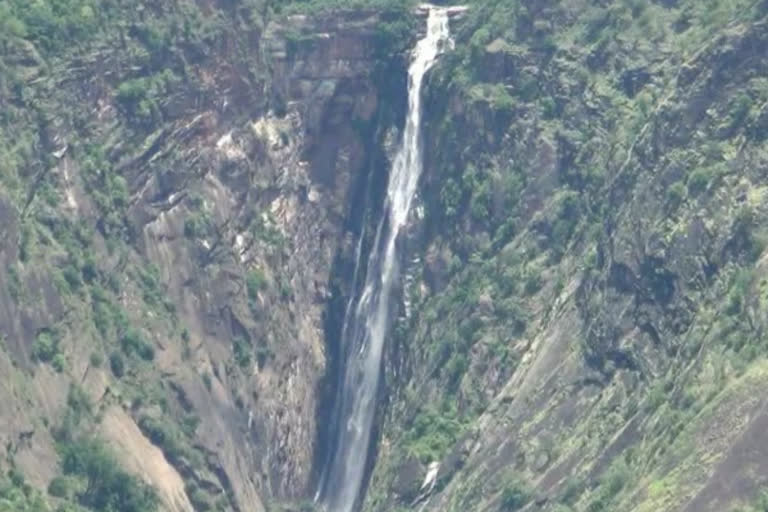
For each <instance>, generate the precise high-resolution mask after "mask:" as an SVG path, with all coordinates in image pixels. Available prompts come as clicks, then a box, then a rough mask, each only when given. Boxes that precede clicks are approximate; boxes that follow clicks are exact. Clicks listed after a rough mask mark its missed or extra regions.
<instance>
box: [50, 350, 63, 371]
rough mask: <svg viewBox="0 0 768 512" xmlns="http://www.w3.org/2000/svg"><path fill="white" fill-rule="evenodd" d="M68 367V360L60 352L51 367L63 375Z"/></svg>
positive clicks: (52, 361) (54, 357)
mask: <svg viewBox="0 0 768 512" xmlns="http://www.w3.org/2000/svg"><path fill="white" fill-rule="evenodd" d="M66 365H67V360H66V359H65V358H64V354H62V353H61V352H59V353H58V354H56V355H55V356H53V359H52V360H51V366H53V369H54V370H56V372H58V373H61V372H63V371H64V368H65V367H66Z"/></svg>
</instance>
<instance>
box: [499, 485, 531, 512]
mask: <svg viewBox="0 0 768 512" xmlns="http://www.w3.org/2000/svg"><path fill="white" fill-rule="evenodd" d="M530 499H531V496H530V492H529V491H528V490H527V489H526V488H525V487H524V486H523V485H522V484H521V483H519V482H512V483H510V484H508V485H507V486H506V487H504V490H503V491H501V510H503V511H505V512H515V511H516V510H520V509H522V508H523V507H524V506H525V505H526V504H527V503H528V502H529V501H530Z"/></svg>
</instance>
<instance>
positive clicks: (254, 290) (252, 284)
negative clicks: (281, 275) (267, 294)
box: [245, 269, 267, 301]
mask: <svg viewBox="0 0 768 512" xmlns="http://www.w3.org/2000/svg"><path fill="white" fill-rule="evenodd" d="M266 284H267V278H266V277H265V276H264V272H263V271H262V270H261V269H253V270H251V271H250V272H248V275H247V276H246V277H245V286H246V289H247V290H248V298H249V299H250V300H251V301H254V300H256V298H257V296H258V294H259V291H261V290H263V289H264V287H265V286H266Z"/></svg>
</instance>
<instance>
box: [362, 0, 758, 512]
mask: <svg viewBox="0 0 768 512" xmlns="http://www.w3.org/2000/svg"><path fill="white" fill-rule="evenodd" d="M669 4H671V3H666V4H665V5H655V4H654V5H645V4H642V5H641V3H639V4H637V5H634V6H633V7H632V8H631V9H630V6H629V5H610V6H606V7H601V6H597V5H592V4H590V3H588V2H576V1H574V2H537V3H533V2H523V3H521V5H519V6H518V7H516V8H515V7H513V6H511V5H505V4H504V3H503V2H496V3H493V2H489V3H488V4H487V5H483V6H482V7H481V8H479V9H478V10H476V11H475V12H474V13H473V14H472V16H471V17H470V18H469V19H468V20H467V21H466V22H465V23H464V25H463V27H462V29H461V31H460V34H459V44H458V50H457V52H456V53H455V54H454V55H453V56H452V57H447V58H446V60H445V61H444V63H443V66H442V68H441V69H439V70H438V71H437V74H436V76H435V77H434V80H433V82H432V84H431V88H430V92H429V96H428V97H429V100H428V104H427V105H428V106H427V111H428V113H427V114H426V119H427V124H426V126H425V130H426V137H427V139H428V141H429V142H428V147H427V150H426V151H427V172H426V176H425V179H424V183H423V186H422V194H423V200H424V208H425V212H426V216H425V221H424V226H423V228H422V231H423V236H422V237H421V238H420V239H419V241H418V242H417V243H416V244H415V246H414V247H413V249H412V251H411V256H412V257H413V256H414V255H415V256H418V257H419V259H415V260H414V263H413V264H412V267H411V280H412V283H413V284H412V285H411V289H410V290H409V293H410V295H409V297H410V300H411V302H412V305H413V307H412V309H413V314H412V315H411V316H410V318H407V319H402V320H401V328H400V329H399V332H400V335H399V337H398V338H397V340H396V344H395V347H397V348H398V349H399V352H398V351H397V349H393V354H392V357H391V358H390V362H391V367H390V371H389V373H388V376H389V382H390V383H391V384H392V385H391V386H390V391H391V393H390V397H391V403H390V408H389V411H390V412H389V413H388V419H387V426H386V427H385V428H384V429H383V435H382V441H381V446H380V453H379V462H378V465H377V469H376V471H375V473H374V477H373V483H372V486H371V490H370V492H369V495H368V503H367V509H368V510H394V509H397V510H399V509H402V510H411V509H413V510H435V511H437V510H440V511H450V510H457V511H458V510H519V509H525V510H558V511H561V510H563V511H565V510H589V511H594V510H668V511H678V510H690V511H693V510H731V509H734V508H736V507H738V506H741V505H745V504H748V503H750V502H751V501H752V500H753V499H755V497H756V496H758V495H759V493H760V492H761V489H762V487H763V486H764V485H765V484H766V482H765V480H764V479H763V477H762V476H759V475H761V474H762V470H761V469H760V468H761V463H760V462H759V460H760V459H761V456H760V455H759V454H760V453H762V450H763V448H762V446H763V444H764V436H762V435H760V434H758V432H761V431H762V424H763V421H764V418H763V416H764V413H763V409H764V402H763V400H762V399H760V398H759V397H758V396H757V395H756V394H755V391H756V390H757V389H758V388H759V387H760V386H761V385H762V384H761V382H763V381H764V366H765V362H764V361H765V359H764V354H765V345H764V340H763V334H762V332H763V327H762V323H763V319H764V317H765V312H764V310H763V305H762V304H763V299H762V298H761V297H762V291H761V290H762V287H763V281H764V278H763V275H762V274H763V271H762V266H763V254H764V252H763V251H764V241H763V240H764V238H763V237H764V233H763V231H762V229H761V228H760V226H761V225H762V224H763V222H762V221H761V220H760V219H762V218H763V217H764V216H765V213H766V212H765V209H764V205H763V201H762V200H761V199H760V198H761V197H762V192H761V190H762V188H763V182H764V180H765V176H764V174H765V173H764V158H765V144H764V135H765V134H764V124H763V121H762V119H763V118H764V101H765V100H764V98H765V89H764V83H765V82H764V81H765V76H764V75H765V73H764V70H765V67H764V66H765V63H764V62H763V57H762V55H763V53H762V47H763V45H764V43H765V41H764V37H765V19H764V16H765V6H764V5H763V4H756V5H752V4H750V5H746V4H744V5H729V6H723V5H721V6H719V7H717V8H715V7H713V6H710V8H711V10H710V11H709V13H706V12H704V11H701V10H699V9H698V8H697V7H694V6H692V5H688V4H686V3H685V2H676V3H674V4H673V5H669ZM748 468H751V469H748ZM760 510H762V509H760Z"/></svg>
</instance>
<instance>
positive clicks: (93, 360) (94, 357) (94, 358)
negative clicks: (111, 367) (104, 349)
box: [89, 352, 104, 368]
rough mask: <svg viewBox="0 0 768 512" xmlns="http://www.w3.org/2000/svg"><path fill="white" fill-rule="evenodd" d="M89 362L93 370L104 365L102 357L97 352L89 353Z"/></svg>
mask: <svg viewBox="0 0 768 512" xmlns="http://www.w3.org/2000/svg"><path fill="white" fill-rule="evenodd" d="M89 361H90V364H91V366H93V367H94V368H99V367H100V366H101V365H102V364H104V357H102V355H101V354H99V353H98V352H91V357H90V359H89Z"/></svg>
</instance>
